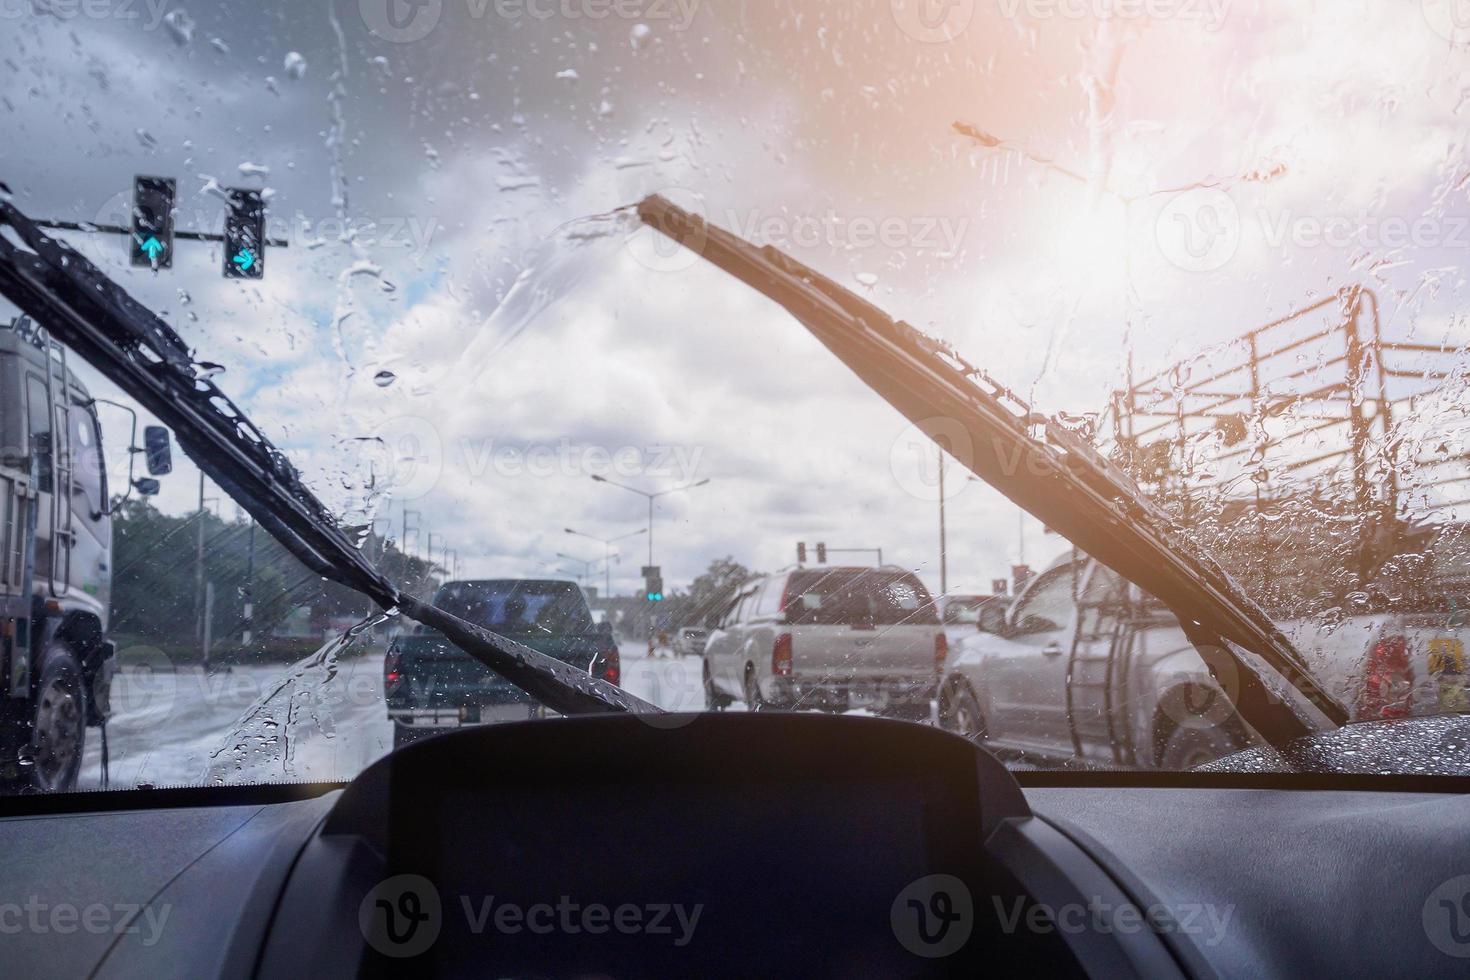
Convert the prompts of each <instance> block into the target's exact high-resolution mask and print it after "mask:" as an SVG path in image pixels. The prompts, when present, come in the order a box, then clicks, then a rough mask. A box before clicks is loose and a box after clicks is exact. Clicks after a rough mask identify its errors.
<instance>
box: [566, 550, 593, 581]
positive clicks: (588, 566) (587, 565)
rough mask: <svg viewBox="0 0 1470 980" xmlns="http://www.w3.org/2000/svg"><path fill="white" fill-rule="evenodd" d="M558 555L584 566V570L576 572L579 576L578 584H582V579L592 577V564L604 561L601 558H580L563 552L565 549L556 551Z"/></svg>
mask: <svg viewBox="0 0 1470 980" xmlns="http://www.w3.org/2000/svg"><path fill="white" fill-rule="evenodd" d="M556 557H558V558H565V559H566V560H567V561H574V562H576V563H577V564H579V565H581V566H582V571H580V572H577V573H575V574H576V576H577V584H578V585H581V584H582V579H583V578H591V577H592V566H593V565H596V564H597V563H598V562H600V561H602V559H601V558H578V557H577V556H576V555H569V554H567V553H566V552H563V551H558V552H557V553H556Z"/></svg>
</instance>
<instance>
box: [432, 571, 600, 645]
mask: <svg viewBox="0 0 1470 980" xmlns="http://www.w3.org/2000/svg"><path fill="white" fill-rule="evenodd" d="M434 605H436V606H438V607H439V608H440V609H443V610H444V611H445V612H447V613H450V614H452V615H455V616H458V617H459V618H460V619H463V620H465V621H467V622H470V623H474V624H475V625H476V626H483V627H484V628H486V629H492V630H496V631H499V632H516V631H527V630H536V631H540V632H548V633H586V632H589V631H590V630H591V629H592V627H593V624H592V616H591V614H590V613H589V612H588V610H587V600H586V599H585V598H583V596H582V592H581V590H580V589H578V588H577V587H576V586H575V585H572V584H571V583H569V582H535V581H523V580H517V579H504V580H498V581H488V582H451V583H450V584H448V585H446V586H444V587H443V588H442V589H440V590H439V593H438V595H436V596H435V597H434Z"/></svg>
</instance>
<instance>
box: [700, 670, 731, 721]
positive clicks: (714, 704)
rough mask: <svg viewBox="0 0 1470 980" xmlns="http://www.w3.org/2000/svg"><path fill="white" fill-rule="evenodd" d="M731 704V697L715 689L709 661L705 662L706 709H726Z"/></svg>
mask: <svg viewBox="0 0 1470 980" xmlns="http://www.w3.org/2000/svg"><path fill="white" fill-rule="evenodd" d="M729 706H730V699H729V698H728V697H726V696H725V695H723V694H721V693H720V692H719V691H718V690H716V689H715V680H714V678H713V677H712V676H710V672H709V661H708V660H706V661H705V662H704V709H705V710H706V711H724V710H725V709H726V708H728V707H729Z"/></svg>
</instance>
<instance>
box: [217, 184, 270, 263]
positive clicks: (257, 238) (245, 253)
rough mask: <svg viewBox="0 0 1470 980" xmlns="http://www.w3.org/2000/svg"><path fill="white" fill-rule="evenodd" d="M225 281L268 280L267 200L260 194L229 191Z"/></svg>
mask: <svg viewBox="0 0 1470 980" xmlns="http://www.w3.org/2000/svg"><path fill="white" fill-rule="evenodd" d="M225 194H226V195H227V197H228V200H229V210H228V211H227V212H225V266H224V272H225V278H226V279H263V278H265V198H263V197H262V196H261V194H260V191H252V190H245V189H244V188H240V187H230V188H226V190H225Z"/></svg>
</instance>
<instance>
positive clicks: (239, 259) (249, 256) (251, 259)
mask: <svg viewBox="0 0 1470 980" xmlns="http://www.w3.org/2000/svg"><path fill="white" fill-rule="evenodd" d="M231 261H233V262H234V263H235V264H236V265H238V266H239V267H240V271H241V272H249V271H250V267H251V266H253V265H254V264H255V255H254V254H253V253H252V252H251V251H250V249H248V248H243V249H241V250H240V254H239V255H237V256H235V257H234V258H233V259H232V260H231Z"/></svg>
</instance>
